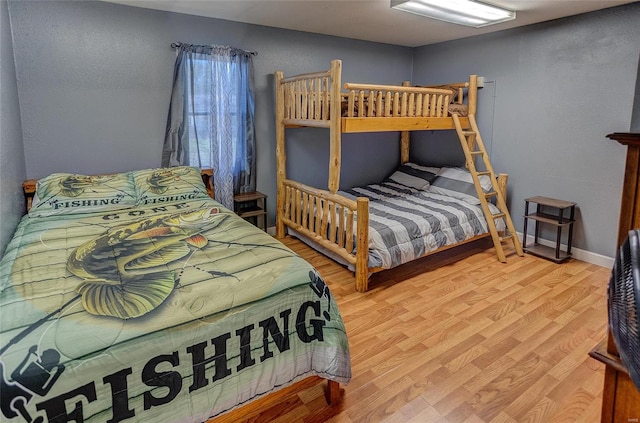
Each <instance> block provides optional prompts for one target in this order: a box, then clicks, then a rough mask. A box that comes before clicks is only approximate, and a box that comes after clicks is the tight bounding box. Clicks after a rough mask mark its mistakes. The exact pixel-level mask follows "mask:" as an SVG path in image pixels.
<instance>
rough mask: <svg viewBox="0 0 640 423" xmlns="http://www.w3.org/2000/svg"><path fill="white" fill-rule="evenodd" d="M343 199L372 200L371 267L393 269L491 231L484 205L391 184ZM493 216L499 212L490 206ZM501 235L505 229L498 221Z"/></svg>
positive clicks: (357, 191)
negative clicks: (483, 209)
mask: <svg viewBox="0 0 640 423" xmlns="http://www.w3.org/2000/svg"><path fill="white" fill-rule="evenodd" d="M340 194H342V195H344V196H345V197H347V198H350V199H353V200H355V199H356V198H357V197H367V198H369V264H368V266H369V267H370V268H375V267H378V268H384V269H390V268H392V267H396V266H398V265H400V264H404V263H408V262H409V261H412V260H414V259H416V258H419V257H421V256H423V255H424V254H426V253H429V252H432V251H435V250H437V249H439V248H442V247H444V246H448V245H455V244H459V243H461V242H463V241H466V240H469V239H471V238H474V237H476V236H479V235H482V234H486V233H487V232H488V231H489V228H488V227H487V221H486V219H485V216H484V213H483V211H482V208H481V206H480V205H479V204H478V205H476V204H471V203H470V202H467V201H465V200H463V199H459V198H454V197H450V196H446V195H441V194H437V193H434V192H430V191H429V190H428V188H427V189H426V190H424V189H422V190H419V189H414V188H410V187H407V186H405V185H402V184H398V183H394V182H393V181H390V180H386V181H384V182H382V183H380V184H374V185H367V186H364V187H356V188H352V189H350V190H346V191H341V192H340ZM489 207H490V209H491V210H492V213H494V214H497V213H498V212H499V211H498V209H497V208H496V207H495V206H494V205H493V204H489ZM496 227H497V229H498V231H503V230H504V229H505V224H504V220H503V219H498V220H496Z"/></svg>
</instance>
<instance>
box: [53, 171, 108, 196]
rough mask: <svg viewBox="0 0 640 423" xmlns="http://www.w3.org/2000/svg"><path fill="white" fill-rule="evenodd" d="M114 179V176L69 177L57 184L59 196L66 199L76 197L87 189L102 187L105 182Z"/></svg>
mask: <svg viewBox="0 0 640 423" xmlns="http://www.w3.org/2000/svg"><path fill="white" fill-rule="evenodd" d="M112 179H114V176H108V175H103V176H85V175H69V176H67V177H66V178H64V179H62V180H60V182H59V183H58V185H59V187H60V194H62V195H64V196H67V197H77V196H79V195H80V194H82V193H83V192H85V190H86V189H87V188H91V187H94V186H97V185H104V184H106V183H107V182H109V181H111V180H112Z"/></svg>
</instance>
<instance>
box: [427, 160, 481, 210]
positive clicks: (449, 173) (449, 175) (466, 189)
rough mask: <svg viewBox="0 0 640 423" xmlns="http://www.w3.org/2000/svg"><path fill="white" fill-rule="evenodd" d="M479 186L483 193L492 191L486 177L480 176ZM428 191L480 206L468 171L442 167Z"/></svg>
mask: <svg viewBox="0 0 640 423" xmlns="http://www.w3.org/2000/svg"><path fill="white" fill-rule="evenodd" d="M480 185H481V186H482V190H483V191H484V192H489V191H491V190H492V189H493V187H492V184H491V178H490V177H488V176H486V175H482V176H480ZM429 191H430V192H433V193H435V194H441V195H447V196H449V197H453V198H457V199H460V200H464V201H466V202H468V203H470V204H480V200H479V199H478V194H477V193H476V187H475V185H474V184H473V177H472V176H471V173H469V171H468V170H466V169H463V168H459V167H443V168H442V169H440V172H438V177H437V178H436V179H435V181H433V182H431V186H430V187H429Z"/></svg>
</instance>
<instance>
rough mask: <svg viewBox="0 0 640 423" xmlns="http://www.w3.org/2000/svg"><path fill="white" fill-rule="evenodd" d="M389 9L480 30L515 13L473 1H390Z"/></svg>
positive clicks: (511, 18)
mask: <svg viewBox="0 0 640 423" xmlns="http://www.w3.org/2000/svg"><path fill="white" fill-rule="evenodd" d="M391 7H392V8H394V9H397V10H402V11H404V12H409V13H415V14H416V15H421V16H426V17H428V18H432V19H438V20H440V21H445V22H450V23H454V24H459V25H466V26H472V27H475V28H481V27H483V26H487V25H494V24H497V23H501V22H506V21H510V20H513V19H515V18H516V12H515V11H513V10H507V9H503V8H500V7H497V6H493V5H489V4H486V3H481V2H479V1H475V0H391Z"/></svg>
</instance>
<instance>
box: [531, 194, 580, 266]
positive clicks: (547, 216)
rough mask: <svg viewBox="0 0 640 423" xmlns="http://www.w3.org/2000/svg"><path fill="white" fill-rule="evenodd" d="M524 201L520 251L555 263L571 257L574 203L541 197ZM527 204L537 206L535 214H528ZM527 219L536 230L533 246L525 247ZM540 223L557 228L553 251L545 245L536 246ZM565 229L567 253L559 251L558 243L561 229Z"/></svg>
mask: <svg viewBox="0 0 640 423" xmlns="http://www.w3.org/2000/svg"><path fill="white" fill-rule="evenodd" d="M524 201H525V206H524V230H523V236H522V249H523V250H524V251H525V252H527V253H530V254H534V255H537V256H540V257H543V258H547V259H550V260H553V261H555V262H556V263H560V262H562V261H564V260H566V259H568V258H569V257H571V242H572V241H573V223H574V222H575V208H576V203H573V202H571V201H564V200H556V199H555V198H549V197H541V196H536V197H529V198H525V199H524ZM529 203H536V204H537V206H536V211H535V212H529ZM550 209H553V210H550ZM565 210H568V211H569V216H566V212H565ZM529 219H532V220H534V221H535V222H536V228H535V235H534V241H533V245H531V246H528V247H527V223H528V221H529ZM540 223H546V224H550V225H553V226H555V227H556V228H557V231H558V233H557V236H556V247H555V249H554V248H551V247H547V246H546V245H541V244H538V236H539V235H540V227H539V224H540ZM565 227H568V230H569V231H568V236H567V251H561V250H560V241H561V238H562V229H563V228H565Z"/></svg>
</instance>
